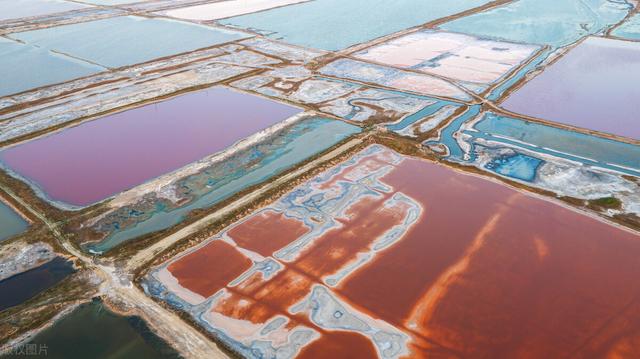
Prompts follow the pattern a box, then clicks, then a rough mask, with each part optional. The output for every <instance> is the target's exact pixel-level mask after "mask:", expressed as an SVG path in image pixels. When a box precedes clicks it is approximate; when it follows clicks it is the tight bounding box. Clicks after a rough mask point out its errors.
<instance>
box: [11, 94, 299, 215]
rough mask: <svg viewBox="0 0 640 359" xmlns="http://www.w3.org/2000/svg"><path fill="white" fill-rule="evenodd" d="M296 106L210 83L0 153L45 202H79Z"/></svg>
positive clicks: (212, 148) (203, 151) (228, 140)
mask: <svg viewBox="0 0 640 359" xmlns="http://www.w3.org/2000/svg"><path fill="white" fill-rule="evenodd" d="M300 111H301V110H299V109H297V108H294V107H291V106H287V105H284V104H280V103H277V102H273V101H269V100H265V99H263V98H260V97H257V96H252V95H247V94H241V93H238V92H235V91H232V90H229V89H226V88H212V89H207V90H202V91H198V92H194V93H189V94H186V95H181V96H178V97H175V98H173V99H170V100H167V101H163V102H159V103H156V104H151V105H146V106H143V107H140V108H137V109H133V110H129V111H125V112H121V113H117V114H114V115H109V116H107V117H104V118H101V119H98V120H95V121H91V122H86V123H83V124H81V125H79V126H77V127H73V128H70V129H67V130H64V131H62V132H57V133H54V134H51V135H49V136H46V137H43V138H39V139H36V140H33V141H30V142H27V143H24V144H20V145H18V146H15V147H11V148H8V149H6V150H4V151H2V152H0V165H1V166H4V167H6V168H8V169H9V170H10V171H12V172H14V173H17V174H18V175H19V176H22V177H24V178H25V179H27V180H28V181H29V182H31V184H32V185H33V186H34V187H35V188H36V190H37V191H39V192H40V194H41V195H43V196H44V197H46V198H47V199H49V200H51V201H57V202H61V203H62V204H63V205H64V204H66V205H72V206H86V205H89V204H92V203H95V202H98V201H101V200H103V199H105V198H108V197H109V196H111V195H113V194H116V193H118V192H121V191H123V190H126V189H129V188H132V187H134V186H136V185H139V184H141V183H143V182H145V181H147V180H149V179H152V178H154V177H157V176H159V175H162V174H164V173H167V172H170V171H173V170H175V169H178V168H180V167H182V166H184V165H186V164H188V163H191V162H193V161H195V160H198V159H200V158H202V157H204V156H206V155H209V154H212V153H215V152H218V151H220V150H222V149H224V148H226V147H228V146H231V145H233V144H234V143H235V142H236V141H238V140H240V139H243V138H245V137H247V136H249V135H252V134H254V133H256V132H258V131H260V130H263V129H265V128H267V127H270V126H271V125H273V124H275V123H277V122H279V121H281V120H283V119H285V118H287V117H290V116H292V115H294V114H297V113H298V112H300Z"/></svg>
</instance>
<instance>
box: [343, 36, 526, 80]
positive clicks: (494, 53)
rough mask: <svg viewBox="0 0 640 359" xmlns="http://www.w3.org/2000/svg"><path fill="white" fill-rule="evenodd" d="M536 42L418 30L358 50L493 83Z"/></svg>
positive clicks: (426, 70) (405, 65) (392, 62)
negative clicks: (528, 43)
mask: <svg viewBox="0 0 640 359" xmlns="http://www.w3.org/2000/svg"><path fill="white" fill-rule="evenodd" d="M537 49H538V47H537V46H533V45H523V44H514V43H509V42H504V41H492V40H485V39H479V38H476V37H474V36H468V35H463V34H456V33H449V32H435V31H419V32H414V33H411V34H408V35H405V36H402V37H399V38H395V39H393V40H391V41H388V42H385V43H383V44H380V45H377V46H374V47H371V48H368V49H365V50H363V51H360V52H357V53H356V54H355V56H356V57H358V58H361V59H365V60H371V61H375V62H379V63H384V64H388V65H393V66H396V67H403V68H409V69H412V70H416V71H420V72H424V73H429V74H436V75H440V76H445V77H448V78H451V79H454V80H458V81H463V82H471V83H475V84H485V85H486V84H491V83H493V82H495V81H497V80H499V79H501V78H502V77H503V76H505V75H506V74H508V73H509V72H510V71H511V70H512V69H513V68H514V67H516V66H518V65H520V64H521V63H522V62H523V61H525V60H526V59H528V58H529V57H530V56H531V55H532V54H533V53H534V52H535V51H536V50H537Z"/></svg>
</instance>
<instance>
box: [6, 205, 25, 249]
mask: <svg viewBox="0 0 640 359" xmlns="http://www.w3.org/2000/svg"><path fill="white" fill-rule="evenodd" d="M28 227H29V223H27V221H25V220H24V218H22V217H21V216H20V215H19V214H17V213H16V212H15V211H14V210H13V209H11V207H9V206H8V205H6V204H5V203H4V202H3V201H2V200H0V242H2V241H4V240H6V239H8V238H10V237H13V236H15V235H16V234H20V233H22V232H23V231H25V230H26V229H27V228H28Z"/></svg>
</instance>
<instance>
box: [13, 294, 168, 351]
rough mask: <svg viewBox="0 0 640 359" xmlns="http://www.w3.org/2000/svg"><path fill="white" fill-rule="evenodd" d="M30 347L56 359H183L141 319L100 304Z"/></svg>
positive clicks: (82, 308)
mask: <svg viewBox="0 0 640 359" xmlns="http://www.w3.org/2000/svg"><path fill="white" fill-rule="evenodd" d="M29 345H32V346H33V348H35V350H36V352H37V355H36V356H39V357H46V358H55V359H85V358H137V359H156V358H176V359H177V358H180V355H179V354H178V353H177V352H176V351H175V350H174V349H173V348H171V347H170V346H169V344H167V343H166V342H164V341H163V340H162V339H161V338H160V337H158V336H157V335H156V334H154V333H153V332H152V331H151V329H150V328H149V327H148V325H147V324H146V323H145V322H144V320H142V319H141V318H140V317H135V316H131V317H124V316H120V315H118V314H115V313H113V312H112V311H110V310H109V309H108V308H107V307H106V306H105V305H104V304H102V302H100V301H98V300H94V301H93V302H90V303H85V304H81V305H80V306H79V307H78V308H76V309H75V310H74V311H73V312H71V313H70V314H68V315H66V316H65V317H63V318H62V319H60V320H59V321H57V322H56V323H54V324H53V325H52V326H51V327H49V328H46V329H45V330H43V331H42V332H40V333H38V334H36V335H35V336H34V337H33V338H32V339H30V340H29V341H28V342H27V343H25V344H24V346H25V347H28V346H29ZM6 357H7V358H9V357H12V356H11V355H7V356H6ZM2 358H5V356H2Z"/></svg>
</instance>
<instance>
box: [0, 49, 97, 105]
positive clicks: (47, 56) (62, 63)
mask: <svg viewBox="0 0 640 359" xmlns="http://www.w3.org/2000/svg"><path fill="white" fill-rule="evenodd" d="M0 69H1V70H0V77H1V78H2V81H0V97H1V96H6V95H11V94H14V93H18V92H22V91H26V90H30V89H33V88H37V87H41V86H45V85H52V84H55V83H59V82H65V81H68V80H71V79H74V78H78V77H83V76H88V75H91V74H94V73H97V72H100V71H104V70H105V68H104V67H102V66H98V65H94V64H90V63H88V62H85V61H80V60H77V59H74V58H71V57H69V56H65V55H62V54H56V53H53V52H51V51H48V50H46V49H42V48H38V47H35V46H31V45H25V44H22V43H19V42H17V41H13V40H9V39H6V38H3V37H0Z"/></svg>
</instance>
